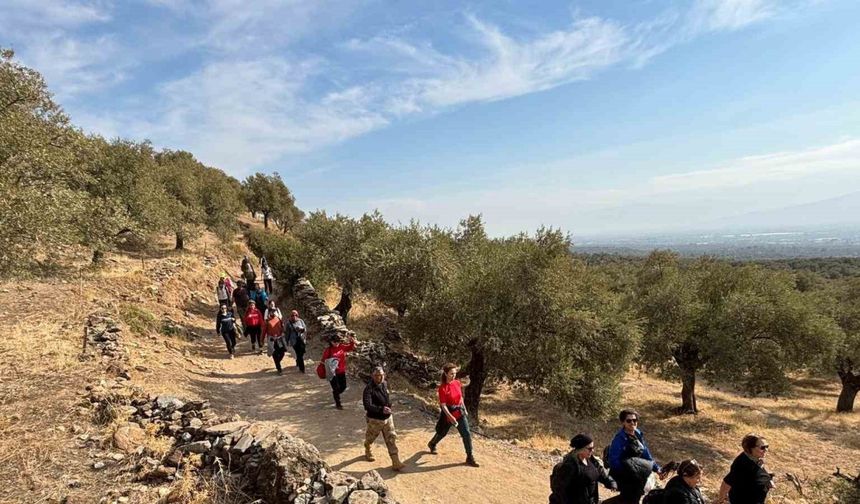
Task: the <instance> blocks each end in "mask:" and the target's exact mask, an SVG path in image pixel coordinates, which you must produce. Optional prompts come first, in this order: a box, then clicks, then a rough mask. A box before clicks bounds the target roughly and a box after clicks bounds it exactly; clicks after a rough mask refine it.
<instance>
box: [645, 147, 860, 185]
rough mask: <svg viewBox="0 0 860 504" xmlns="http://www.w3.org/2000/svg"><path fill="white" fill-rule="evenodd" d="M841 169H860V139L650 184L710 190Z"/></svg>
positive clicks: (743, 160) (746, 160)
mask: <svg viewBox="0 0 860 504" xmlns="http://www.w3.org/2000/svg"><path fill="white" fill-rule="evenodd" d="M841 171H855V172H860V140H857V139H854V140H846V141H844V142H840V143H837V144H833V145H828V146H825V147H818V148H813V149H808V150H803V151H796V152H778V153H774V154H767V155H762V156H751V157H746V158H741V159H738V160H735V161H733V162H731V163H729V164H727V165H726V166H723V167H720V168H714V169H709V170H701V171H693V172H688V173H679V174H674V175H665V176H661V177H655V178H653V179H652V180H651V181H650V184H649V186H650V189H651V190H652V191H654V192H676V191H695V190H709V189H716V188H727V187H739V186H745V185H750V184H756V183H763V182H775V181H785V180H793V179H798V178H802V177H808V176H813V175H816V176H827V175H829V174H832V173H834V172H841Z"/></svg>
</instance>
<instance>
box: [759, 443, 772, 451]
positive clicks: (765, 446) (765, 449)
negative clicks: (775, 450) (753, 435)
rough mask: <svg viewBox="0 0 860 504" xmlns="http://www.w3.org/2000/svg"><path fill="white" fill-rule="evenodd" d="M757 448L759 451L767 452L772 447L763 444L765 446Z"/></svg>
mask: <svg viewBox="0 0 860 504" xmlns="http://www.w3.org/2000/svg"><path fill="white" fill-rule="evenodd" d="M756 448H758V449H759V450H761V451H767V450H768V448H770V446H769V445H766V444H763V445H761V446H756Z"/></svg>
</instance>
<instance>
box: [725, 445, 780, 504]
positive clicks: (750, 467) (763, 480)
mask: <svg viewBox="0 0 860 504" xmlns="http://www.w3.org/2000/svg"><path fill="white" fill-rule="evenodd" d="M741 447H742V448H743V450H744V451H742V452H741V453H740V455H738V456H737V457H736V458H735V460H734V462H732V466H731V468H730V469H729V473H728V474H726V477H725V478H723V482H722V484H721V485H720V495H719V498H718V499H717V504H725V503H727V502H729V503H731V504H763V503H764V501H765V500H767V494H768V492H770V490H771V489H772V488H773V487H774V483H773V474H771V473H769V472H768V471H767V470H766V469H765V467H764V459H765V457H767V453H768V450H769V449H770V446H768V444H767V441H766V440H765V439H764V438H763V437H761V436H760V435H758V434H747V435H746V436H744V438H743V439H742V440H741Z"/></svg>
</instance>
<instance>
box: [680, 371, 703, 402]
mask: <svg viewBox="0 0 860 504" xmlns="http://www.w3.org/2000/svg"><path fill="white" fill-rule="evenodd" d="M698 412H699V408H698V407H697V406H696V370H695V369H686V368H681V413H698Z"/></svg>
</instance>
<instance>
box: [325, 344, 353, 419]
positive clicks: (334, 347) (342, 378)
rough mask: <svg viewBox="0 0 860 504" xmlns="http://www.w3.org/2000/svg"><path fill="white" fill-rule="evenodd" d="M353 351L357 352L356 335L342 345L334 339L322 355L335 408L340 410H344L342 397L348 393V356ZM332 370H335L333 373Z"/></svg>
mask: <svg viewBox="0 0 860 504" xmlns="http://www.w3.org/2000/svg"><path fill="white" fill-rule="evenodd" d="M353 350H355V335H353V334H350V335H349V341H348V342H347V343H341V342H340V341H339V340H334V339H333V340H331V341H329V344H328V346H327V347H326V349H325V350H324V351H323V354H322V362H323V365H325V368H326V378H328V379H329V383H330V384H331V392H332V395H334V407H335V408H337V409H339V410H342V409H343V405H342V404H341V403H340V395H341V394H343V393H344V392H345V391H346V354H347V353H349V352H352V351H353ZM330 359H331V360H330ZM332 370H334V372H333V373H332Z"/></svg>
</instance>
